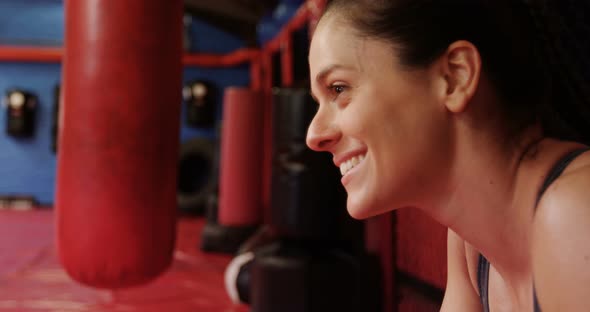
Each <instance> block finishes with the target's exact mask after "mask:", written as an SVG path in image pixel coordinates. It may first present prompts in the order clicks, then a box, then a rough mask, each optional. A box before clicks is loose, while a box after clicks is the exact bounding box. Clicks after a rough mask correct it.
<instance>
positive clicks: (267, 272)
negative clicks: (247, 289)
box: [250, 243, 366, 312]
mask: <svg viewBox="0 0 590 312" xmlns="http://www.w3.org/2000/svg"><path fill="white" fill-rule="evenodd" d="M251 274H252V275H251V285H252V288H251V298H250V299H251V311H252V312H276V311H281V312H320V311H321V312H324V311H339V312H361V311H363V312H365V311H366V310H365V309H363V307H362V304H361V286H362V284H361V270H360V263H359V261H358V260H357V259H356V258H355V257H353V256H351V255H349V254H347V253H345V252H343V251H341V250H338V249H331V248H326V247H323V248H309V246H306V247H304V246H297V245H288V244H284V243H283V244H275V245H272V246H268V247H267V248H265V250H262V251H260V252H258V253H257V254H256V258H255V259H254V262H253V264H252V271H251Z"/></svg>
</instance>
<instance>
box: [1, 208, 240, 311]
mask: <svg viewBox="0 0 590 312" xmlns="http://www.w3.org/2000/svg"><path fill="white" fill-rule="evenodd" d="M203 225H204V221H203V220H202V219H194V218H181V219H180V220H179V226H178V234H179V235H178V240H177V244H176V245H177V248H176V251H175V254H174V262H173V265H172V267H171V268H170V270H168V272H166V273H165V274H163V275H162V276H161V277H159V278H158V279H157V280H155V281H154V282H152V283H150V284H148V285H146V286H142V287H138V288H134V289H128V290H117V291H108V290H97V289H92V288H88V287H84V286H81V285H80V284H77V283H76V282H74V281H72V280H71V279H70V278H69V277H68V276H67V275H66V274H65V272H64V271H63V270H62V269H61V267H60V265H59V263H58V261H57V257H56V251H55V247H54V238H53V229H54V226H53V212H52V211H51V210H48V209H47V210H35V211H26V212H16V211H0V312H37V311H47V312H49V311H51V312H77V311H85V312H102V311H105V312H107V311H108V312H119V311H120V312H134V311H142V312H163V311H166V312H168V311H169V312H185V311H186V312H189V311H190V312H195V311H199V312H245V311H248V308H247V307H246V306H239V305H234V304H232V302H231V301H230V300H229V298H228V297H227V295H226V293H225V290H224V286H223V272H224V270H225V266H226V265H227V263H229V261H230V256H227V255H219V254H208V253H202V252H200V251H199V250H198V248H197V246H198V244H199V234H200V231H201V229H202V227H203ZM97 252H100V251H97Z"/></svg>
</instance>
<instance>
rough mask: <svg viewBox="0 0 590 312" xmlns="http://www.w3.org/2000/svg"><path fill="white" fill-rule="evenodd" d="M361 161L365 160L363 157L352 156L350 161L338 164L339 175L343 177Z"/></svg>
mask: <svg viewBox="0 0 590 312" xmlns="http://www.w3.org/2000/svg"><path fill="white" fill-rule="evenodd" d="M363 159H365V155H359V156H354V157H352V158H351V159H349V160H347V161H345V162H343V163H341V164H340V173H341V174H342V175H345V174H346V173H347V172H348V171H350V169H352V168H354V167H355V166H356V165H358V164H360V163H361V162H362V161H363Z"/></svg>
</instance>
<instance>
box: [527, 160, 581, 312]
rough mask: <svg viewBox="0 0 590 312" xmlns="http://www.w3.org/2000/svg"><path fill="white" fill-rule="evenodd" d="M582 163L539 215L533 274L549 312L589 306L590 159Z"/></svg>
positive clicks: (554, 189)
mask: <svg viewBox="0 0 590 312" xmlns="http://www.w3.org/2000/svg"><path fill="white" fill-rule="evenodd" d="M586 154H589V153H586ZM580 158H581V159H579V160H576V162H575V163H572V166H571V168H568V170H566V171H565V172H564V173H563V175H562V176H561V177H559V178H558V179H557V180H556V181H555V182H554V183H553V184H552V185H551V186H550V187H549V188H548V189H547V191H546V192H545V194H544V195H543V197H542V199H541V201H540V202H539V205H538V207H537V211H536V214H535V221H534V229H533V249H532V250H533V254H532V256H533V273H534V279H535V287H536V291H537V296H538V298H539V303H540V305H541V308H542V310H543V311H544V312H547V311H549V312H551V311H583V310H585V309H587V308H588V306H590V156H589V155H583V157H580Z"/></svg>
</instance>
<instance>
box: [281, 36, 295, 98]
mask: <svg viewBox="0 0 590 312" xmlns="http://www.w3.org/2000/svg"><path fill="white" fill-rule="evenodd" d="M279 40H280V43H279V44H280V53H281V69H282V72H281V82H282V84H283V87H291V86H293V80H294V78H293V39H292V37H291V33H290V32H284V33H283V34H282V36H281V38H280V39H279Z"/></svg>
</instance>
